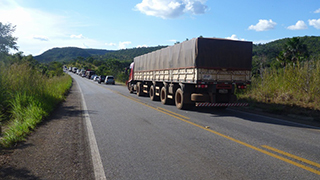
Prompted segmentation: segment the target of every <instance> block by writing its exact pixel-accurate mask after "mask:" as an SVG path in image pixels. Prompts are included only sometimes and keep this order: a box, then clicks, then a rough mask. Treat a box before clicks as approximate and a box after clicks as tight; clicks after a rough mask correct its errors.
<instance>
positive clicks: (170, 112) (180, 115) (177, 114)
mask: <svg viewBox="0 0 320 180" xmlns="http://www.w3.org/2000/svg"><path fill="white" fill-rule="evenodd" d="M158 109H160V110H161V111H166V112H169V113H171V114H174V115H176V116H179V117H182V118H184V119H190V118H189V117H186V116H183V115H181V114H178V113H175V112H172V111H169V110H167V109H163V108H161V107H158Z"/></svg>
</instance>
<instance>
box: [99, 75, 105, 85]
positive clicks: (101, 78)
mask: <svg viewBox="0 0 320 180" xmlns="http://www.w3.org/2000/svg"><path fill="white" fill-rule="evenodd" d="M105 80H106V76H105V75H101V76H99V79H98V83H99V84H101V82H104V81H105Z"/></svg>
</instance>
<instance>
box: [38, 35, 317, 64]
mask: <svg viewBox="0 0 320 180" xmlns="http://www.w3.org/2000/svg"><path fill="white" fill-rule="evenodd" d="M299 38H300V40H301V42H302V43H303V44H305V45H306V46H307V49H308V52H309V55H310V58H315V59H320V36H304V37H299ZM288 39H289V38H285V39H280V40H276V41H272V42H269V43H266V44H254V45H253V54H252V55H253V61H255V62H257V61H259V62H260V61H264V63H266V64H272V62H274V61H275V59H276V57H277V56H278V55H279V53H280V52H281V51H282V49H283V47H284V45H285V44H286V42H287V40H288ZM164 47H167V46H155V47H141V48H131V49H122V50H102V49H81V48H75V47H65V48H53V49H50V50H48V51H46V52H44V53H43V54H41V55H39V56H35V57H34V58H35V59H36V60H38V61H39V62H53V61H57V62H69V61H72V60H75V59H79V58H80V59H81V58H83V59H86V58H88V57H93V58H94V59H96V60H108V59H117V60H120V61H127V60H132V59H133V58H134V57H136V56H140V55H143V54H146V53H149V52H152V51H155V50H158V49H161V48H164Z"/></svg>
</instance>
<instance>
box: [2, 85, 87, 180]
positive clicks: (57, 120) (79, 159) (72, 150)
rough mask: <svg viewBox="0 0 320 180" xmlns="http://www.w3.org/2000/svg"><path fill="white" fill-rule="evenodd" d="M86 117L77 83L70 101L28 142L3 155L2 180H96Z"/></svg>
mask: <svg viewBox="0 0 320 180" xmlns="http://www.w3.org/2000/svg"><path fill="white" fill-rule="evenodd" d="M82 114H83V112H82V104H81V94H80V91H79V87H78V85H77V84H76V82H75V81H73V84H72V88H71V90H70V92H69V95H68V96H67V98H66V101H65V102H63V103H62V104H61V105H59V107H57V109H56V110H55V111H54V112H53V113H52V115H51V116H50V117H49V118H47V119H46V120H44V121H43V122H42V123H41V124H40V126H39V127H38V128H36V130H35V131H34V132H33V133H32V134H31V135H30V136H29V137H28V138H27V140H26V141H25V142H23V143H19V144H18V145H17V146H16V147H15V148H14V149H11V150H6V151H3V152H1V155H0V167H1V170H0V179H93V171H92V162H91V156H90V153H89V152H90V149H89V146H88V139H87V132H86V127H85V123H84V120H83V117H82Z"/></svg>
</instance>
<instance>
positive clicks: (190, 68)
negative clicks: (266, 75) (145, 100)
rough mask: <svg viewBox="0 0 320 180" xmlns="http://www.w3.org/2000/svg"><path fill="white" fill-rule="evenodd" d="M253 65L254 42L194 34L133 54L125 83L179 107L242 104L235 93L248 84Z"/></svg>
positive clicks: (129, 86)
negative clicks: (165, 45) (158, 48)
mask: <svg viewBox="0 0 320 180" xmlns="http://www.w3.org/2000/svg"><path fill="white" fill-rule="evenodd" d="M251 64H252V42H248V41H235V40H228V39H218V38H194V39H191V40H187V41H184V42H182V43H180V44H176V45H174V46H169V47H166V48H163V49H160V50H157V51H154V52H151V53H148V54H144V55H142V56H138V57H135V58H134V60H133V62H132V63H131V65H130V75H129V79H128V81H127V82H126V84H127V87H128V90H129V92H130V93H134V92H136V93H137V95H138V96H149V97H150V99H151V100H153V101H156V100H160V101H161V102H162V104H173V103H175V105H176V107H177V108H178V109H188V108H190V107H193V106H210V107H221V108H227V107H229V106H246V105H248V104H247V103H237V97H236V95H235V94H234V93H235V88H239V89H245V88H246V86H247V84H250V83H251Z"/></svg>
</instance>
